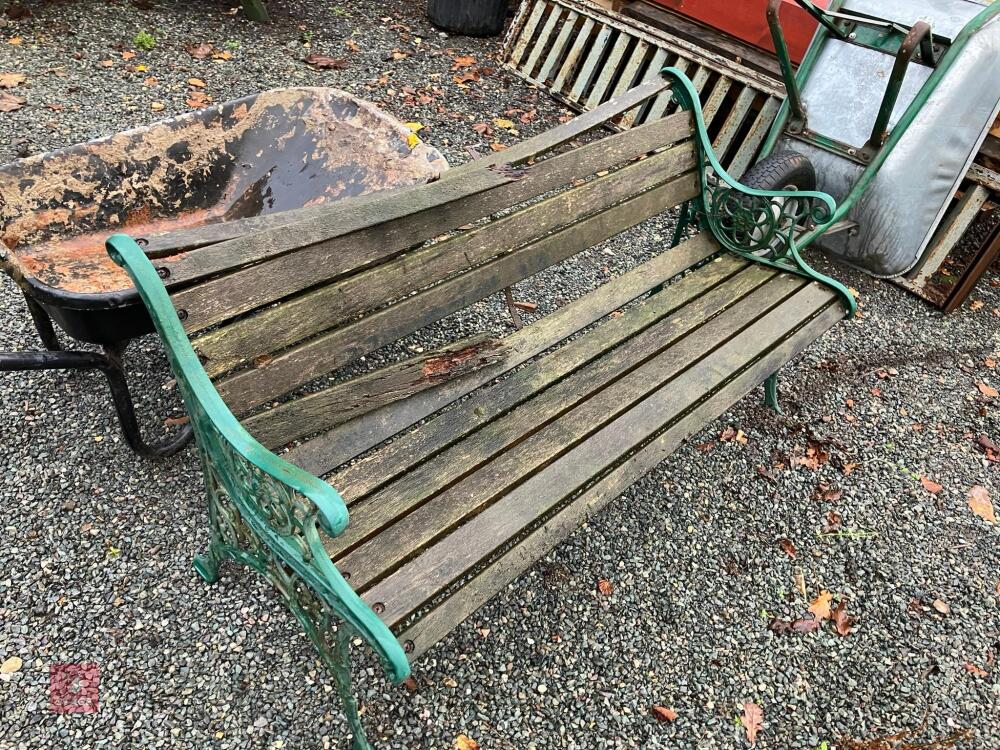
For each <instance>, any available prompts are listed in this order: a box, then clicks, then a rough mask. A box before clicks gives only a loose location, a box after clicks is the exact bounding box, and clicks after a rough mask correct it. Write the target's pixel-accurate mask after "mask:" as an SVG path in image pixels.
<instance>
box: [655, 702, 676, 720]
mask: <svg viewBox="0 0 1000 750" xmlns="http://www.w3.org/2000/svg"><path fill="white" fill-rule="evenodd" d="M649 712H650V713H651V714H653V718H654V719H656V720H657V721H676V719H677V712H676V711H674V710H673V709H672V708H667V707H666V706H653V707H652V708H651V709H649Z"/></svg>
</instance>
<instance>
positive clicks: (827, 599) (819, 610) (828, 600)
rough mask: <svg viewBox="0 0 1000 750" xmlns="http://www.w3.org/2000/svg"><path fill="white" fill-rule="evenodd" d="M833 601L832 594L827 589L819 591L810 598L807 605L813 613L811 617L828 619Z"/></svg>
mask: <svg viewBox="0 0 1000 750" xmlns="http://www.w3.org/2000/svg"><path fill="white" fill-rule="evenodd" d="M832 603H833V594H831V593H830V592H829V591H827V590H825V589H824V590H823V591H821V592H820V594H819V596H817V597H816V598H815V599H813V600H812V603H811V604H810V605H809V611H810V612H812V613H813V617H815V618H816V619H817V620H820V621H822V620H829V619H830V605H831V604H832Z"/></svg>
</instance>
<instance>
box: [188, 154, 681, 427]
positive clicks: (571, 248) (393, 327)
mask: <svg viewBox="0 0 1000 750" xmlns="http://www.w3.org/2000/svg"><path fill="white" fill-rule="evenodd" d="M696 191H697V183H696V180H695V175H694V174H693V173H689V174H686V175H684V176H682V177H679V178H677V179H675V180H672V181H670V182H668V183H666V184H664V185H662V186H660V187H657V188H654V189H652V190H649V191H647V192H645V193H643V194H642V195H640V196H637V197H635V198H632V199H631V200H629V201H626V202H625V203H621V204H619V205H618V206H615V207H613V208H609V209H607V210H605V211H602V212H601V213H598V214H595V215H593V216H591V217H588V218H586V219H584V220H582V221H580V222H578V223H576V224H574V225H572V226H569V227H566V228H564V229H561V230H559V231H557V232H555V233H553V234H551V235H549V236H548V237H545V238H543V239H541V240H539V241H538V242H535V243H532V244H531V245H527V246H526V247H523V248H521V249H518V250H515V251H513V252H512V253H509V254H507V255H505V256H503V257H501V258H497V259H496V260H493V261H491V262H489V263H486V264H484V265H481V266H479V267H477V268H474V269H473V270H471V271H469V272H467V273H464V274H462V275H460V276H457V277H454V278H452V279H449V280H448V281H444V282H442V283H440V284H438V285H436V286H433V287H431V288H430V289H426V290H424V291H422V292H420V293H418V294H415V295H412V296H410V297H407V298H406V299H405V300H402V301H400V302H397V303H395V304H393V305H391V306H390V307H387V308H383V309H382V310H379V311H377V312H375V313H372V314H371V315H367V316H365V317H364V318H362V319H360V320H358V321H356V322H354V323H350V324H348V325H345V326H343V327H341V328H338V329H336V330H334V331H331V332H329V333H325V334H322V335H320V336H317V337H316V338H314V339H310V340H309V341H307V342H305V343H304V344H301V345H299V346H297V347H295V348H293V349H290V350H289V351H287V352H284V353H282V354H280V355H277V356H275V357H274V358H273V359H272V360H270V361H269V362H267V363H264V364H262V366H260V367H257V368H256V369H252V370H244V371H241V372H239V373H237V374H235V375H233V376H232V377H229V378H227V379H225V380H222V381H219V383H218V384H217V388H218V390H219V393H220V394H222V397H223V398H224V399H225V400H226V403H228V404H229V406H230V408H231V409H232V410H233V411H234V412H235V413H237V414H241V413H245V412H246V411H247V410H249V409H251V408H253V407H254V406H258V405H260V404H263V403H267V402H268V401H270V400H271V399H273V398H276V397H277V396H280V395H281V394H283V393H287V392H288V391H290V390H292V389H294V388H296V387H297V386H299V385H302V384H304V383H308V382H309V381H310V380H313V379H314V378H317V377H319V376H320V375H324V374H327V373H329V372H332V371H334V370H336V369H338V368H339V367H342V366H344V365H346V364H349V363H350V362H352V361H354V360H356V359H357V358H358V357H361V356H364V355H365V354H367V353H369V352H372V351H374V350H376V349H378V348H380V347H382V346H385V345H386V344H389V343H391V342H393V341H396V340H397V339H399V338H402V337H403V336H406V335H408V334H410V333H413V332H414V331H417V330H419V329H420V328H423V327H424V326H426V325H429V324H430V323H433V322H435V321H437V320H440V319H441V318H443V317H445V316H447V315H449V314H451V313H452V312H455V311H457V310H461V309H462V308H464V307H467V306H469V305H471V304H473V303H474V302H478V301H479V300H482V299H485V298H486V297H488V296H489V295H491V294H496V293H497V292H499V291H500V290H502V289H504V288H506V287H508V286H511V285H512V284H515V283H517V282H518V281H521V280H523V279H526V278H527V277H528V276H531V275H533V274H535V273H538V272H539V271H541V270H543V269H545V268H548V267H549V266H550V265H553V264H555V263H558V262H560V261H562V260H565V259H566V258H568V257H570V256H571V255H575V254H576V253H577V252H579V251H580V250H583V249H585V248H587V247H592V246H593V245H596V244H598V243H599V242H603V241H604V240H606V239H607V238H609V237H613V236H614V235H616V234H619V233H620V232H623V231H624V230H625V229H628V228H629V227H631V226H634V225H635V224H638V223H640V222H642V221H644V220H645V219H648V218H649V217H651V216H655V215H656V214H658V213H661V212H662V211H663V210H665V209H666V208H668V207H670V206H674V205H677V203H679V202H683V201H685V200H687V199H688V198H690V197H692V196H693V195H695V194H696ZM212 364H213V363H212V362H211V361H209V362H208V363H207V368H206V369H209V370H211V369H213V368H212Z"/></svg>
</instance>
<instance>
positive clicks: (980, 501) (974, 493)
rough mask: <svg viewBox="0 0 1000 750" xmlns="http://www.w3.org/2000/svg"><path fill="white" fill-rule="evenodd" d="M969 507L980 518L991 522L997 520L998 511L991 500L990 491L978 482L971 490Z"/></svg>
mask: <svg viewBox="0 0 1000 750" xmlns="http://www.w3.org/2000/svg"><path fill="white" fill-rule="evenodd" d="M969 508H970V509H971V510H972V512H973V513H975V514H976V515H977V516H979V517H980V518H982V519H985V520H987V521H989V522H990V523H996V522H997V516H996V512H995V511H994V510H993V503H992V502H991V501H990V493H989V492H987V490H986V488H985V487H983V486H982V485H979V484H977V485H975V486H974V487H972V488H971V489H970V490H969Z"/></svg>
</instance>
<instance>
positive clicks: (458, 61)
mask: <svg viewBox="0 0 1000 750" xmlns="http://www.w3.org/2000/svg"><path fill="white" fill-rule="evenodd" d="M452 59H453V60H454V61H455V64H454V65H452V66H451V69H452V70H461V69H462V68H468V67H470V66H472V65H475V64H476V58H474V57H473V56H472V55H459V56H458V57H453V58H452Z"/></svg>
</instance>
